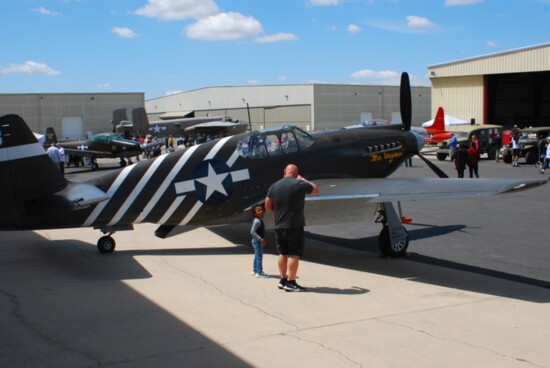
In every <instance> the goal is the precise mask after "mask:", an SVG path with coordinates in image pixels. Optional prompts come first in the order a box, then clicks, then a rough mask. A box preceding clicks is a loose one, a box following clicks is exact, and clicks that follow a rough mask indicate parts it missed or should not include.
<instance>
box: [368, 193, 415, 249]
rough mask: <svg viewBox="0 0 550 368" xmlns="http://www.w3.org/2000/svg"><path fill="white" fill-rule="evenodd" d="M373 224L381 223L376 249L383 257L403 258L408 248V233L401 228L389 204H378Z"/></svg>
mask: <svg viewBox="0 0 550 368" xmlns="http://www.w3.org/2000/svg"><path fill="white" fill-rule="evenodd" d="M376 211H377V212H378V215H377V217H376V219H375V222H380V223H382V226H383V227H382V231H380V235H379V236H378V248H379V249H380V253H382V255H383V256H385V257H403V256H405V254H406V253H407V248H408V247H409V233H408V232H407V229H405V228H404V227H403V225H402V224H401V223H402V220H401V218H399V216H397V213H396V212H395V209H394V208H393V204H392V203H391V202H382V203H378V205H377V207H376Z"/></svg>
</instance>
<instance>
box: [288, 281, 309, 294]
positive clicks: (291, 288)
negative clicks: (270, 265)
mask: <svg viewBox="0 0 550 368" xmlns="http://www.w3.org/2000/svg"><path fill="white" fill-rule="evenodd" d="M283 289H285V291H287V292H304V291H306V290H307V289H306V288H305V287H302V286H300V285H298V284H297V283H296V281H287V282H286V283H285V285H284V286H283Z"/></svg>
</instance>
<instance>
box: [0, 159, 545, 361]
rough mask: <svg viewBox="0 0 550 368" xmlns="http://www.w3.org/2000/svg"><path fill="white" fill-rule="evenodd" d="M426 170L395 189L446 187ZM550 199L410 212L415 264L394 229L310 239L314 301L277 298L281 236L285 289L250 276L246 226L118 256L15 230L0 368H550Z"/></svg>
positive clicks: (270, 257) (533, 195) (127, 241)
mask: <svg viewBox="0 0 550 368" xmlns="http://www.w3.org/2000/svg"><path fill="white" fill-rule="evenodd" d="M437 164H439V165H440V166H441V167H442V169H443V170H444V171H446V172H447V173H449V174H450V175H452V176H455V175H454V171H453V167H452V164H451V163H449V162H448V161H447V162H442V163H439V162H438V163H437ZM413 165H414V166H413V167H412V168H405V167H403V168H401V169H400V170H398V172H396V173H395V174H394V175H393V176H394V177H422V176H430V175H432V174H431V173H430V172H429V171H428V170H429V169H428V168H427V167H426V166H425V164H424V163H422V162H421V161H420V160H418V159H415V160H414V162H413ZM480 173H481V175H482V176H485V177H490V176H493V177H498V176H501V177H516V176H523V175H525V176H526V177H540V174H538V173H537V172H536V170H535V169H534V168H532V167H521V168H511V166H509V165H504V164H502V163H501V164H496V163H494V162H488V161H483V162H482V163H481V168H480ZM68 175H71V174H70V172H69V173H68ZM465 180H470V179H465ZM549 190H550V186H548V185H546V186H543V187H540V188H537V189H535V190H532V191H526V192H522V193H517V194H514V195H507V196H498V197H491V198H489V199H483V200H476V201H466V200H463V201H438V202H432V203H430V202H416V203H412V204H409V203H407V204H403V208H404V211H405V213H404V214H405V215H406V216H410V217H413V223H412V224H410V225H406V226H407V228H408V229H409V234H410V235H411V242H410V246H409V252H410V254H409V256H408V257H405V258H402V259H385V258H382V257H380V256H379V255H378V254H377V251H376V244H377V243H376V235H377V234H378V232H379V231H380V225H379V224H372V223H369V224H361V225H349V226H347V225H346V226H338V227H335V226H333V227H330V226H328V227H315V228H313V227H312V228H308V229H307V230H308V231H309V234H308V238H307V245H306V247H307V248H306V255H305V257H304V258H303V260H302V261H301V263H300V270H299V275H300V278H299V280H298V282H299V283H300V284H302V285H303V286H306V287H308V291H307V292H306V293H287V292H284V291H281V290H278V289H277V282H278V277H276V276H275V274H276V273H277V271H276V270H277V267H276V255H275V251H274V244H273V243H274V242H273V237H272V233H270V236H269V238H268V240H269V242H270V244H269V245H268V247H267V248H266V254H265V255H264V261H263V264H264V269H265V271H266V272H267V273H269V274H271V275H273V276H272V277H270V278H269V279H256V278H255V277H253V276H251V275H250V271H251V268H252V259H253V250H252V247H251V246H250V245H249V241H250V239H249V235H248V230H249V225H247V224H243V225H237V226H223V227H218V228H215V229H204V228H200V229H196V230H194V231H192V232H189V233H185V234H182V235H179V236H176V237H172V238H169V239H165V240H161V239H158V238H156V237H155V236H154V235H153V232H154V230H155V229H156V227H157V226H156V225H148V224H147V225H139V226H137V227H136V229H135V231H131V232H118V233H116V234H115V235H114V237H115V239H116V241H117V249H116V251H115V253H113V254H110V255H102V254H99V253H98V252H97V250H96V248H95V244H96V242H97V239H98V238H99V236H100V235H101V233H100V232H99V231H97V230H93V229H69V230H67V229H65V230H47V231H34V232H2V233H0V239H1V245H2V246H1V247H0V313H1V314H0V315H1V323H0V367H198V366H200V367H207V366H223V367H247V366H253V367H281V366H293V367H437V368H441V367H460V368H463V367H499V368H502V367H550V351H549V350H548V343H549V341H550V305H549V303H550V267H549V265H550V250H548V249H547V248H548V247H547V245H548V230H547V229H546V228H545V225H544V224H545V222H546V221H547V219H548V215H549V213H550V212H549V211H548V205H547V203H548V201H547V198H548V194H549ZM541 211H542V212H541Z"/></svg>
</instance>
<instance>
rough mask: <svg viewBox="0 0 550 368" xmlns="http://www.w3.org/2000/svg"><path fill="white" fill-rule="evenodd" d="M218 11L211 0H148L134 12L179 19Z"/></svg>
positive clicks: (202, 15) (196, 17) (165, 18)
mask: <svg viewBox="0 0 550 368" xmlns="http://www.w3.org/2000/svg"><path fill="white" fill-rule="evenodd" d="M218 11H219V10H218V5H217V4H216V2H214V1H212V0H149V1H148V2H147V5H145V6H144V7H142V8H139V9H138V10H136V11H135V14H137V15H143V16H146V17H150V18H156V19H161V20H181V19H190V18H195V19H198V18H202V17H206V16H209V15H213V14H216V13H218Z"/></svg>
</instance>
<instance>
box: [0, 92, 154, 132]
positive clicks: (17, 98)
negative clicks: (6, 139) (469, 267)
mask: <svg viewBox="0 0 550 368" xmlns="http://www.w3.org/2000/svg"><path fill="white" fill-rule="evenodd" d="M136 107H144V94H143V93H66V94H64V93H59V94H57V93H44V94H0V115H7V114H17V115H20V116H21V117H23V119H25V121H26V122H27V124H28V125H29V127H30V128H31V129H32V130H33V131H35V132H37V133H41V134H44V133H45V132H46V128H47V127H50V126H51V127H53V128H54V129H55V130H56V132H61V129H62V125H61V121H62V118H63V117H67V116H82V118H83V122H84V131H92V132H93V133H94V134H97V133H101V132H108V131H111V130H112V125H111V124H110V121H111V119H112V116H113V110H116V109H119V108H126V109H127V114H128V115H129V116H128V117H129V118H131V114H132V109H134V108H136Z"/></svg>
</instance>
